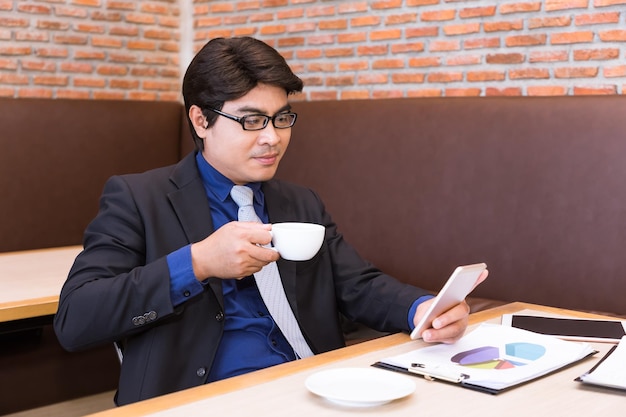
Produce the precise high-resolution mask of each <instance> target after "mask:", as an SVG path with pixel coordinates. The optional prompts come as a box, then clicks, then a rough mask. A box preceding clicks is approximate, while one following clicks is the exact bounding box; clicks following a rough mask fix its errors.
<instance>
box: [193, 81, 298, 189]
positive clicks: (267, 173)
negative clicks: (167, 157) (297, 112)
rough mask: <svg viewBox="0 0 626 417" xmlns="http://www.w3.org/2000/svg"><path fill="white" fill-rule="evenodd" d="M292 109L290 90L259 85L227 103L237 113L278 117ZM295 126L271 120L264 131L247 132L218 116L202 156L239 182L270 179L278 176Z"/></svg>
mask: <svg viewBox="0 0 626 417" xmlns="http://www.w3.org/2000/svg"><path fill="white" fill-rule="evenodd" d="M287 110H289V104H288V102H287V93H286V92H285V90H283V89H282V88H280V87H276V86H271V85H267V84H259V85H257V86H256V87H255V88H253V89H252V90H250V92H249V93H248V94H246V95H245V96H243V97H241V98H239V99H237V100H233V101H227V102H225V103H224V107H223V108H222V111H223V112H224V113H228V114H231V115H233V116H238V117H242V116H246V115H251V114H262V115H267V116H270V117H272V116H274V115H276V114H278V113H283V112H286V111H287ZM290 139H291V128H287V129H276V128H275V127H274V125H273V124H272V121H271V120H270V121H269V123H268V124H267V126H266V127H265V128H264V129H262V130H253V131H246V130H243V128H242V127H241V124H239V123H238V122H236V121H234V120H230V119H228V118H226V117H224V116H218V117H217V120H216V121H215V124H214V125H213V126H211V127H210V128H208V129H207V130H206V134H205V136H204V151H203V152H202V155H203V156H204V158H205V159H206V160H207V162H209V163H210V164H211V165H212V166H213V167H214V168H215V169H217V170H218V171H219V172H220V173H222V174H223V175H224V176H226V177H227V178H228V179H230V180H231V181H232V182H234V183H235V184H239V185H242V184H247V183H249V182H261V181H267V180H269V179H271V178H272V177H274V174H275V173H276V169H277V168H278V164H279V162H280V160H281V159H282V157H283V155H284V153H285V151H286V150H287V146H288V145H289V140H290Z"/></svg>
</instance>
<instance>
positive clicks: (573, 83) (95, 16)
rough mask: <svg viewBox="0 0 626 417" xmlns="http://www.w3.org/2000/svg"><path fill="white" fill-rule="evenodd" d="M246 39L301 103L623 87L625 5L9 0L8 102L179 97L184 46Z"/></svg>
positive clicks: (584, 1)
mask: <svg viewBox="0 0 626 417" xmlns="http://www.w3.org/2000/svg"><path fill="white" fill-rule="evenodd" d="M183 6H185V7H183ZM181 11H182V12H181ZM188 28H191V29H190V30H191V32H192V33H191V35H190V36H189V41H187V40H186V39H187V38H186V37H183V36H181V32H182V31H181V29H185V30H187V29H188ZM239 35H251V36H256V37H258V38H260V39H263V40H264V41H266V42H268V43H269V44H271V45H273V46H275V47H276V48H277V49H278V50H279V51H280V52H281V53H282V54H284V56H285V57H286V58H287V59H288V61H289V62H290V64H291V65H292V66H293V68H294V70H295V71H296V72H297V73H298V74H299V75H301V76H302V78H303V79H304V80H305V85H306V88H305V91H306V96H304V97H301V99H308V100H318V99H350V98H359V99H366V98H384V97H412V96H458V95H476V96H490V95H580V94H624V93H625V91H626V0H370V1H365V0H363V1H359V0H354V1H351V0H347V1H346V0H335V1H332V0H331V1H329V0H241V1H237V0H221V1H220V0H212V1H210V0H180V1H176V0H170V1H167V0H152V1H139V2H136V1H113V0H42V1H7V0H0V95H4V96H12V97H27V96H39V97H41V96H43V97H50V98H55V97H81V98H82V97H85V98H110V97H114V98H126V99H147V100H153V99H162V100H177V99H179V98H180V95H179V89H180V76H181V73H182V70H181V69H180V68H179V61H181V60H182V61H183V62H182V64H183V65H184V64H186V62H187V61H188V59H189V57H188V56H187V55H188V54H187V55H186V54H185V51H187V50H189V49H190V48H193V49H194V50H197V49H198V48H199V47H201V46H202V45H203V44H204V43H205V42H206V41H208V40H209V39H211V38H213V37H216V36H239ZM190 43H193V45H189V44H190Z"/></svg>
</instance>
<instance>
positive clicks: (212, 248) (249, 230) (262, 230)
mask: <svg viewBox="0 0 626 417" xmlns="http://www.w3.org/2000/svg"><path fill="white" fill-rule="evenodd" d="M271 228H272V226H271V225H269V224H261V223H253V222H230V223H227V224H225V225H224V226H222V227H220V228H219V229H218V230H216V231H215V232H214V233H212V234H211V235H210V236H208V237H207V238H206V239H204V240H202V241H200V242H197V243H194V244H192V245H191V260H192V265H193V272H194V274H195V275H196V278H197V279H198V281H203V280H205V279H207V278H210V277H214V278H225V279H227V278H244V277H247V276H249V275H252V274H253V273H255V272H258V271H260V270H261V268H263V267H264V266H265V265H267V264H268V263H270V262H274V261H276V260H278V258H279V257H280V255H279V254H278V252H276V251H275V250H273V249H270V248H264V247H262V246H261V245H266V244H268V243H270V242H271V240H272V235H271V234H270V233H269V231H270V230H271Z"/></svg>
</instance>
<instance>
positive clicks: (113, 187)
mask: <svg viewBox="0 0 626 417" xmlns="http://www.w3.org/2000/svg"><path fill="white" fill-rule="evenodd" d="M165 255H166V254H165ZM165 255H164V256H160V257H156V258H154V259H150V260H148V259H147V256H146V227H145V224H144V220H143V219H142V213H141V212H140V211H139V209H138V207H137V205H136V203H135V200H134V198H133V193H132V191H131V188H130V187H129V186H128V184H127V182H126V181H125V179H124V178H123V177H112V178H111V179H110V180H109V181H107V183H106V185H105V188H104V191H103V194H102V197H101V201H100V210H99V213H98V215H97V216H96V218H95V219H94V220H93V221H92V222H91V223H90V224H89V226H88V227H87V229H86V232H85V239H84V250H83V251H82V252H81V253H80V254H79V255H78V257H77V258H76V260H75V262H74V265H73V266H72V268H71V270H70V273H69V276H68V279H67V281H66V282H65V284H64V286H63V289H62V291H61V295H60V301H59V309H58V312H57V314H56V316H55V319H54V329H55V332H56V334H57V337H58V339H59V341H60V343H61V345H62V346H63V347H64V348H66V349H67V350H71V351H73V350H79V349H84V348H88V347H90V346H94V345H98V344H102V343H106V342H113V341H116V340H121V339H123V338H125V337H126V336H128V335H131V334H133V333H136V332H140V331H142V330H143V328H144V327H145V326H151V325H152V324H153V323H156V322H158V321H159V320H162V319H163V318H165V317H167V316H168V315H171V314H172V313H173V311H174V308H173V305H172V302H171V299H170V298H171V297H170V284H169V282H170V273H169V268H168V264H167V260H166V256H165Z"/></svg>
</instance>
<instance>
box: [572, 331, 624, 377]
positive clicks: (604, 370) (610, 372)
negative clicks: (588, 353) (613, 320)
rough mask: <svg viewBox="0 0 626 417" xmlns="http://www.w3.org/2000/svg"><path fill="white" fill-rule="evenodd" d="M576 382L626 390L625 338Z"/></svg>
mask: <svg viewBox="0 0 626 417" xmlns="http://www.w3.org/2000/svg"><path fill="white" fill-rule="evenodd" d="M578 380H580V381H582V382H585V383H587V384H594V385H602V386H605V387H609V388H618V389H626V336H624V337H622V339H621V340H620V342H619V343H618V344H617V346H616V347H614V348H613V349H611V350H610V351H609V352H608V353H607V354H606V355H605V356H604V358H602V360H601V361H600V362H598V364H597V365H596V366H595V367H594V368H593V369H592V370H591V371H589V372H588V373H586V374H585V375H581V376H580V378H578Z"/></svg>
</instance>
